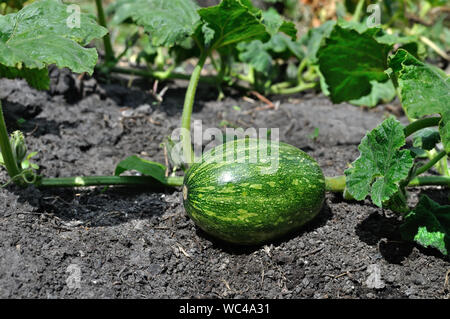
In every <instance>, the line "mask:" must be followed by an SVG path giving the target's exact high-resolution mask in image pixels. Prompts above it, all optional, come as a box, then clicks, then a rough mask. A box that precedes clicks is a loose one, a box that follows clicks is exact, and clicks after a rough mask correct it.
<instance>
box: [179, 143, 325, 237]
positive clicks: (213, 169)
mask: <svg viewBox="0 0 450 319" xmlns="http://www.w3.org/2000/svg"><path fill="white" fill-rule="evenodd" d="M183 199H184V207H185V209H186V212H187V214H188V215H189V217H190V218H191V219H192V220H193V221H194V222H195V224H196V225H197V226H198V227H200V228H201V229H203V230H204V231H205V232H206V233H208V234H210V235H212V236H214V237H216V238H219V239H221V240H224V241H227V242H231V243H235V244H241V245H256V244H262V243H265V242H268V241H270V240H273V239H275V238H277V237H280V236H283V235H286V234H287V233H290V232H292V231H294V230H296V229H298V228H299V227H301V226H303V225H304V224H305V223H306V222H308V221H310V220H311V219H312V218H314V217H315V216H316V215H317V214H318V213H319V211H320V209H321V207H322V205H323V202H324V199H325V178H324V175H323V173H322V170H321V169H320V167H319V165H318V164H317V162H316V161H315V160H314V159H313V158H312V157H311V156H309V155H308V154H306V153H305V152H303V151H301V150H300V149H298V148H296V147H294V146H292V145H289V144H286V143H281V142H276V143H275V142H271V141H269V140H264V139H249V138H246V139H240V140H234V141H230V142H227V143H225V144H222V145H219V146H216V147H215V148H213V149H211V150H209V151H208V152H206V153H205V154H204V155H203V157H202V160H201V161H200V162H198V163H195V164H194V165H192V166H191V168H190V169H189V171H188V172H187V174H186V176H185V178H184V185H183Z"/></svg>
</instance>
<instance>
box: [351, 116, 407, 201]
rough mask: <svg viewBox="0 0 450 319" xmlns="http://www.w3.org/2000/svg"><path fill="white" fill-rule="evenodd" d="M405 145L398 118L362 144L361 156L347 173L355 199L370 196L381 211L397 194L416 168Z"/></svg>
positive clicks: (389, 121)
mask: <svg viewBox="0 0 450 319" xmlns="http://www.w3.org/2000/svg"><path fill="white" fill-rule="evenodd" d="M405 143H406V141H405V134H404V132H403V126H402V125H401V124H400V122H399V121H397V120H396V119H395V118H394V117H389V118H387V119H386V120H384V121H383V123H381V124H380V125H379V126H377V127H376V128H375V129H373V130H372V131H371V132H369V133H368V134H367V135H366V136H365V137H364V138H363V139H362V140H361V144H359V147H358V149H359V152H360V156H359V157H358V158H357V159H356V160H355V161H354V162H353V163H352V167H351V168H349V169H347V170H346V171H345V175H346V186H347V190H348V191H349V192H350V194H351V195H352V196H353V197H354V198H355V199H357V200H363V199H364V198H366V196H367V195H369V194H370V196H371V198H372V202H373V203H374V204H375V205H377V206H379V207H381V206H382V204H383V203H384V202H386V201H388V200H389V199H390V198H391V197H392V195H394V194H395V193H397V191H398V190H399V186H400V183H401V182H402V181H403V180H404V179H406V178H407V177H408V173H409V171H410V169H411V168H412V166H413V164H414V161H413V158H412V156H411V154H410V151H409V150H400V148H401V147H402V146H403V145H405Z"/></svg>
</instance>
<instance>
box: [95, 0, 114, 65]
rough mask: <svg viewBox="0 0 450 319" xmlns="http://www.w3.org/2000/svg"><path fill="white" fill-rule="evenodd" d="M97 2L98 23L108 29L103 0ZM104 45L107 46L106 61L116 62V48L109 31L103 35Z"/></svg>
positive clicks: (96, 0)
mask: <svg viewBox="0 0 450 319" xmlns="http://www.w3.org/2000/svg"><path fill="white" fill-rule="evenodd" d="M95 4H96V6H97V15H98V23H99V24H100V25H101V26H102V27H104V28H106V29H108V26H107V25H106V19H105V12H104V11H103V4H102V0H95ZM103 45H104V47H105V58H106V62H107V63H108V62H109V63H112V62H114V60H115V59H114V50H113V47H112V44H111V37H110V36H109V32H108V33H106V34H105V36H104V37H103Z"/></svg>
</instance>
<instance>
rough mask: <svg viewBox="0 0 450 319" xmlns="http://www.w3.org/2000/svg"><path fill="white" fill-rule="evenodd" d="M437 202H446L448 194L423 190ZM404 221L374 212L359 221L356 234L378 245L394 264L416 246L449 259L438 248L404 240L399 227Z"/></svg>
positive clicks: (404, 257)
mask: <svg viewBox="0 0 450 319" xmlns="http://www.w3.org/2000/svg"><path fill="white" fill-rule="evenodd" d="M421 194H426V195H428V196H429V197H430V198H432V199H433V200H435V201H436V202H438V203H440V204H444V203H445V201H446V200H448V199H446V196H448V194H446V193H445V192H444V191H443V190H423V191H422V192H421ZM401 224H402V221H401V220H400V219H399V218H398V217H397V216H396V215H393V216H387V215H385V214H383V215H382V214H380V213H372V214H371V215H370V216H369V217H367V218H366V219H365V220H363V221H362V222H361V223H359V224H358V225H357V227H356V234H357V235H358V237H359V239H360V240H361V241H363V242H365V243H366V244H368V245H370V246H374V245H378V250H379V252H380V254H381V256H383V258H384V259H385V260H386V261H387V262H389V263H392V264H401V263H402V261H404V260H405V259H406V258H407V257H408V256H409V255H410V254H411V253H412V251H413V248H414V247H416V248H417V249H418V250H419V251H420V252H421V253H423V254H425V255H428V256H434V257H436V258H439V259H443V260H448V259H449V257H448V256H444V255H442V254H441V253H440V252H439V251H438V250H437V249H434V248H424V247H422V246H420V245H416V244H415V243H411V242H406V241H404V240H402V238H401V235H400V230H399V227H400V225H401Z"/></svg>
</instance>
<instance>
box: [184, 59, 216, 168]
mask: <svg viewBox="0 0 450 319" xmlns="http://www.w3.org/2000/svg"><path fill="white" fill-rule="evenodd" d="M208 54H209V52H208V51H204V52H202V54H201V56H200V59H199V60H198V62H197V65H196V66H195V68H194V71H193V72H192V75H191V79H190V80H189V86H188V88H187V91H186V95H185V99H184V105H183V114H182V115H181V129H182V130H181V138H182V143H183V155H184V161H185V163H186V164H190V163H192V162H193V159H194V152H193V150H192V145H191V115H192V109H193V107H194V101H195V92H196V91H197V86H198V82H199V80H200V74H201V71H202V69H203V66H204V64H205V61H206V57H207V56H208Z"/></svg>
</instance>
